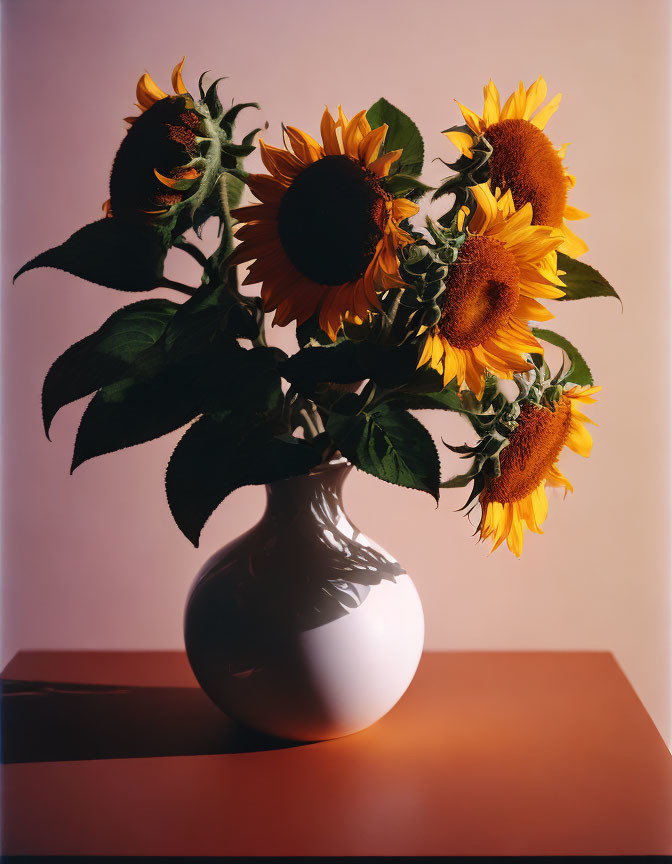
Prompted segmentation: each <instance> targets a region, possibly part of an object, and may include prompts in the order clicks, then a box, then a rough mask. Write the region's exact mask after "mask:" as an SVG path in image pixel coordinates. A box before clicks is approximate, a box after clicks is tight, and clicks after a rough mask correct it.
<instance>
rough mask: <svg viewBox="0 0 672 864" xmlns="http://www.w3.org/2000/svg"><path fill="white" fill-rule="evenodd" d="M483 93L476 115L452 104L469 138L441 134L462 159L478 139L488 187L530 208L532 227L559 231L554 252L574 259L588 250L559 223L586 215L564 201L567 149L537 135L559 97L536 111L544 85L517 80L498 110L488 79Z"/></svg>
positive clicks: (570, 181) (571, 181)
mask: <svg viewBox="0 0 672 864" xmlns="http://www.w3.org/2000/svg"><path fill="white" fill-rule="evenodd" d="M483 92H484V96H485V104H484V107H483V116H482V117H479V116H478V114H476V113H475V112H474V111H470V110H469V108H466V107H465V106H464V105H462V104H460V103H459V102H458V103H457V104H458V105H459V107H460V110H461V112H462V116H463V117H464V120H465V122H466V124H467V126H468V127H469V129H470V130H471V132H473V133H474V135H471V134H470V133H469V132H468V131H466V130H465V131H461V130H460V129H457V128H454V129H450V130H448V131H447V132H445V133H444V134H445V135H447V137H448V138H449V139H450V140H451V141H452V142H453V144H455V145H456V147H457V148H458V149H459V150H460V151H461V152H462V153H464V155H465V156H471V149H470V148H471V145H472V143H473V140H474V136H478V135H484V136H485V138H486V139H487V141H488V142H489V143H490V144H491V145H492V148H493V152H492V156H491V157H490V187H491V188H492V189H493V190H494V189H501V190H502V191H503V192H504V191H506V190H508V189H510V190H511V193H512V195H513V202H514V204H515V206H516V209H520V208H521V207H523V205H524V204H527V203H529V204H531V205H532V210H533V213H534V218H533V224H534V225H549V226H551V227H552V228H558V229H560V230H561V231H562V233H563V236H564V242H563V244H562V246H561V247H560V251H561V252H564V253H566V254H567V255H571V256H572V258H577V257H578V256H579V255H582V254H583V253H584V252H586V251H587V249H588V246H587V245H586V244H585V243H584V241H583V240H581V239H580V238H579V237H577V236H576V234H574V232H573V231H572V230H571V229H570V228H569V226H568V225H567V224H566V223H565V221H564V220H565V219H569V220H574V219H585V218H586V216H588V215H589V214H588V213H584V212H583V211H582V210H579V209H577V208H576V207H572V206H571V205H570V204H568V203H567V192H568V190H569V189H571V188H572V187H573V186H574V185H575V182H576V179H575V177H574V176H573V175H571V174H569V173H568V171H567V170H566V168H565V166H564V165H563V159H564V158H565V152H566V149H567V146H568V145H567V144H563V146H562V147H561V148H560V149H559V150H556V149H555V148H554V147H553V144H552V143H551V141H550V140H549V139H548V138H547V137H546V135H545V134H544V132H543V130H544V128H545V126H546V123H547V122H548V120H549V118H550V117H551V115H552V114H554V113H555V111H556V110H557V107H558V105H559V104H560V98H561V94H560V93H558V94H557V95H556V96H554V97H553V98H552V99H551V101H550V102H549V103H548V104H547V105H546V106H545V107H544V108H541V105H542V103H543V102H544V100H545V99H546V82H545V81H544V79H543V78H542V77H541V76H539V78H538V80H537V81H535V83H534V84H532V86H531V87H529V88H528V89H527V90H525V87H524V85H523V82H522V81H521V82H520V85H519V87H518V90H516V91H515V92H514V93H512V94H511V96H509V98H508V99H507V100H506V102H505V103H504V107H503V108H500V104H499V93H498V91H497V88H496V87H495V85H494V84H493V82H492V81H490V82H489V83H488V85H487V86H486V87H484V88H483ZM538 109H539V110H538ZM535 112H536V113H535Z"/></svg>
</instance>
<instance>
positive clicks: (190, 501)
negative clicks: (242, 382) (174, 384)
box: [166, 415, 320, 546]
mask: <svg viewBox="0 0 672 864" xmlns="http://www.w3.org/2000/svg"><path fill="white" fill-rule="evenodd" d="M241 419H242V418H241V417H240V416H238V415H236V416H234V417H231V418H230V421H227V422H222V421H221V420H219V419H217V418H215V417H202V418H201V419H200V420H197V421H196V423H194V425H193V426H191V427H190V428H189V429H188V430H187V432H186V433H185V434H184V436H183V437H182V439H181V440H180V442H179V444H178V445H177V447H176V448H175V451H174V452H173V455H172V457H171V459H170V463H169V464H168V471H167V472H166V494H167V496H168V504H169V506H170V511H171V513H172V514H173V518H174V519H175V522H176V523H177V525H178V527H179V528H180V530H181V531H182V533H183V534H184V535H185V536H186V537H187V539H189V540H190V541H191V542H192V543H193V544H194V546H198V542H199V537H200V534H201V530H202V529H203V526H204V525H205V523H206V521H207V520H208V518H209V517H210V515H211V514H212V512H213V511H214V510H215V509H216V508H217V507H218V506H219V504H221V502H222V501H223V500H224V499H225V498H226V497H227V496H228V495H230V494H231V492H233V491H234V490H235V489H239V488H240V487H241V486H249V485H262V484H266V483H272V482H275V481H277V480H285V479H287V478H289V477H295V476H297V475H301V474H306V473H308V471H310V469H311V468H314V467H315V466H316V465H317V464H318V463H319V462H320V453H319V452H318V451H317V450H315V449H314V448H313V447H311V446H310V445H309V444H306V443H305V442H304V441H301V440H300V439H298V438H294V437H292V436H291V435H280V436H277V437H273V436H272V435H271V434H269V432H268V430H267V429H265V428H262V429H256V430H254V431H252V432H250V431H249V429H246V427H245V424H244V423H243V422H241Z"/></svg>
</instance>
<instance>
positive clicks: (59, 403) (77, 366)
mask: <svg viewBox="0 0 672 864" xmlns="http://www.w3.org/2000/svg"><path fill="white" fill-rule="evenodd" d="M178 308H179V306H178V305H177V304H176V303H172V302H171V301H169V300H161V299H152V300H141V301H140V302H139V303H132V304H130V305H129V306H124V307H123V309H119V310H118V311H117V312H115V313H114V314H113V315H111V316H110V317H109V318H108V319H107V321H106V322H105V323H104V324H103V325H102V327H100V328H99V329H98V330H97V331H96V332H95V333H92V334H91V335H90V336H87V337H86V338H85V339H82V340H81V341H79V342H76V343H75V344H74V345H72V346H71V347H70V348H68V350H67V351H65V352H64V353H63V354H61V356H60V357H59V358H58V359H57V360H56V361H55V362H54V364H53V365H52V366H51V368H50V369H49V372H48V373H47V376H46V378H45V380H44V385H43V388H42V418H43V420H44V430H45V432H46V434H47V437H48V436H49V428H50V426H51V422H52V420H53V419H54V417H55V416H56V414H57V412H58V411H59V410H60V409H61V408H62V407H63V406H64V405H67V404H69V403H70V402H74V401H75V400H76V399H81V398H82V397H83V396H88V395H89V393H93V392H94V390H98V389H100V388H101V387H104V386H105V385H107V384H112V383H113V382H114V381H117V380H119V379H121V378H125V377H127V376H128V375H129V374H131V372H132V371H133V370H134V369H135V370H136V371H137V370H140V369H142V370H146V369H147V368H148V367H149V365H151V364H152V363H153V360H151V361H150V358H149V357H146V361H145V362H143V355H145V356H146V352H149V351H150V349H152V348H153V347H154V346H155V345H156V343H157V342H158V340H159V339H160V338H161V336H162V335H163V333H164V332H165V329H166V326H167V324H168V322H169V321H170V319H171V318H172V317H173V315H174V314H175V312H176V311H177V309H178Z"/></svg>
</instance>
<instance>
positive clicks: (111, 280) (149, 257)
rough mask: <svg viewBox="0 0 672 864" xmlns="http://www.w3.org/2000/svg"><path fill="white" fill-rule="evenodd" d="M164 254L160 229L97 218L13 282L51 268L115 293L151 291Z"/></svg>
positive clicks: (160, 272) (24, 269)
mask: <svg viewBox="0 0 672 864" xmlns="http://www.w3.org/2000/svg"><path fill="white" fill-rule="evenodd" d="M166 252H167V245H166V242H165V238H164V234H163V232H162V231H161V230H160V229H159V228H156V227H154V226H151V225H138V224H131V223H128V222H123V221H122V220H120V219H100V220H99V221H98V222H92V223H91V224H90V225H85V226H84V228H80V230H79V231H76V232H75V233H74V234H73V235H72V236H71V237H69V238H68V239H67V240H66V241H65V243H62V244H61V245H60V246H55V247H54V248H53V249H48V250H47V251H46V252H42V253H41V254H40V255H38V256H37V257H36V258H33V259H32V260H31V261H29V262H28V263H27V264H24V265H23V267H22V268H21V269H20V270H19V272H18V273H17V274H16V276H15V277H14V279H16V278H17V277H18V276H20V275H21V274H22V273H26V272H28V271H29V270H35V269H36V268H37V267H54V268H55V269H56V270H64V271H65V272H66V273H72V274H73V275H74V276H79V277H80V278H81V279H87V280H88V281H89V282H94V283H96V284H97V285H105V286H106V287H107V288H114V289H116V290H117V291H150V290H152V289H153V288H156V287H157V285H158V284H159V282H160V281H161V276H162V275H163V264H164V261H165V258H166Z"/></svg>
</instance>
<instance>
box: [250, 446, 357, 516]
mask: <svg viewBox="0 0 672 864" xmlns="http://www.w3.org/2000/svg"><path fill="white" fill-rule="evenodd" d="M351 470H352V465H350V463H349V462H347V461H346V460H345V459H343V460H339V461H337V462H331V463H329V464H328V465H325V466H324V467H321V468H318V469H316V470H314V471H313V472H311V473H310V474H302V475H300V476H299V477H290V478H289V479H288V480H280V481H278V482H276V483H268V484H267V485H266V515H267V516H287V515H291V514H294V513H296V512H297V511H299V512H300V511H306V510H313V511H315V510H316V509H317V510H319V511H320V512H324V511H325V510H326V511H327V512H329V511H331V512H333V513H334V514H335V513H336V512H338V511H342V506H343V505H342V497H341V496H342V491H343V484H344V483H345V479H346V477H347V476H348V474H349V473H350V471H351Z"/></svg>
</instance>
